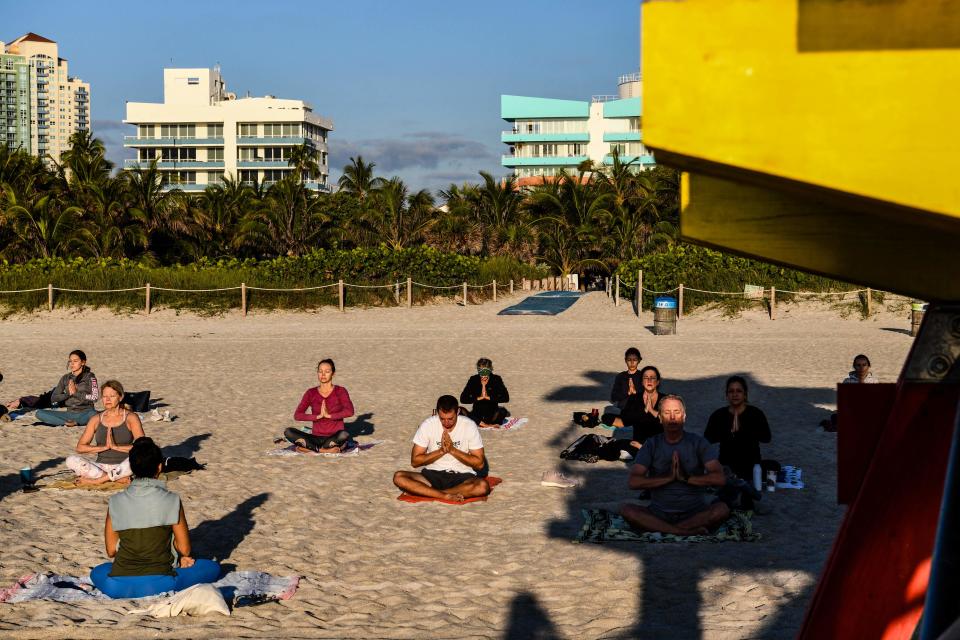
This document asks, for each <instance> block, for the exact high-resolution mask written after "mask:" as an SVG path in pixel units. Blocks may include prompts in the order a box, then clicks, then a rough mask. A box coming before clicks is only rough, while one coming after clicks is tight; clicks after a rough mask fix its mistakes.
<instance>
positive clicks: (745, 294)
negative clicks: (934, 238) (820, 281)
mask: <svg viewBox="0 0 960 640" xmlns="http://www.w3.org/2000/svg"><path fill="white" fill-rule="evenodd" d="M620 286H621V280H620V275H619V274H617V275H615V276H614V277H613V278H607V279H606V282H605V289H606V293H607V296H608V297H610V298H612V299H613V304H614V306H620V300H621V299H624V300H627V298H626V297H621V295H620ZM672 293H676V294H677V300H676V310H677V319H680V318H682V317H683V312H684V293H698V294H704V295H712V296H725V297H729V298H737V297H739V298H742V299H744V300H753V301H764V302H766V303H767V304H768V305H769V311H770V319H771V320H774V319H776V314H777V295H778V294H780V295H789V296H811V297H832V296H839V298H840V299H841V300H842V299H843V298H845V297H847V296H851V295H855V296H857V297H858V298H859V297H861V294H863V301H864V307H865V311H866V315H867V316H868V317H869V316H871V315H873V302H874V296H875V295H879V296H882V300H883V302H910V303H914V302H919V301H918V300H914V299H913V298H908V297H906V296H899V295H896V294H891V293H887V292H884V291H877V290H875V289H871V288H869V287H867V288H863V289H850V290H847V291H790V290H788V289H777V288H776V287H774V286H770V287H761V286H752V285H746V286H745V287H744V289H743V291H711V290H709V289H697V288H695V287H690V286H687V285H684V284H678V285H677V286H676V287H674V288H672V289H667V290H665V291H654V290H653V289H647V288H646V287H644V286H643V271H642V270H640V271H638V272H637V284H636V288H635V291H634V295H633V299H632V302H633V304H634V305H635V307H636V313H637V317H638V318H639V317H640V314H641V313H642V311H643V294H650V295H653V296H658V295H665V294H672Z"/></svg>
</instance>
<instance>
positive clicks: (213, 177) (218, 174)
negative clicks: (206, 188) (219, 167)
mask: <svg viewBox="0 0 960 640" xmlns="http://www.w3.org/2000/svg"><path fill="white" fill-rule="evenodd" d="M207 184H223V171H207Z"/></svg>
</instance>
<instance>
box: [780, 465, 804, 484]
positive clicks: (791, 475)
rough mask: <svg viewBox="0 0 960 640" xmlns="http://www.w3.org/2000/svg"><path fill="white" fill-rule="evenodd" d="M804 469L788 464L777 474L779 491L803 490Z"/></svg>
mask: <svg viewBox="0 0 960 640" xmlns="http://www.w3.org/2000/svg"><path fill="white" fill-rule="evenodd" d="M804 486H805V485H804V484H803V469H801V468H800V467H793V466H790V465H788V464H785V465H783V466H782V467H781V468H780V471H778V472H777V489H803V487H804Z"/></svg>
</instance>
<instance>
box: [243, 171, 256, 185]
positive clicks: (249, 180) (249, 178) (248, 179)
mask: <svg viewBox="0 0 960 640" xmlns="http://www.w3.org/2000/svg"><path fill="white" fill-rule="evenodd" d="M256 181H257V172H256V170H250V169H241V170H240V182H243V183H246V184H253V183H254V182H256Z"/></svg>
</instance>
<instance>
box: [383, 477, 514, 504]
mask: <svg viewBox="0 0 960 640" xmlns="http://www.w3.org/2000/svg"><path fill="white" fill-rule="evenodd" d="M501 482H503V479H502V478H497V477H494V476H487V484H489V485H490V493H493V488H494V487H495V486H497V485H498V484H500V483H501ZM490 493H488V494H487V495H485V496H478V497H476V498H467V499H466V500H464V501H462V502H454V501H453V500H444V499H443V498H425V497H423V496H412V495H410V494H409V493H401V494H400V495H399V496H397V500H400V501H401V502H439V503H440V504H453V505H461V504H467V503H468V502H486V501H487V498H488V497H489V495H490Z"/></svg>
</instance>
